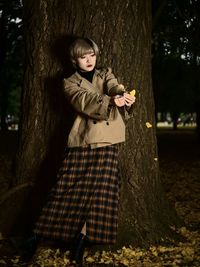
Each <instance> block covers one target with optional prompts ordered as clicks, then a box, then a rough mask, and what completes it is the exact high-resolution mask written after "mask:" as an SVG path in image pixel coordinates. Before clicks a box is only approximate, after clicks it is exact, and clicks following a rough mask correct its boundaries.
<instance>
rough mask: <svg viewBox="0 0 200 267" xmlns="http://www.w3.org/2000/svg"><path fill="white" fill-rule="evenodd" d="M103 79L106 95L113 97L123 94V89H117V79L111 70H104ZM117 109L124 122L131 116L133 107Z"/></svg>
mask: <svg viewBox="0 0 200 267" xmlns="http://www.w3.org/2000/svg"><path fill="white" fill-rule="evenodd" d="M105 77H106V78H105V80H106V86H107V94H108V95H110V96H115V95H120V94H123V93H124V92H125V89H121V88H119V83H118V81H117V78H116V77H115V76H114V74H113V73H112V69H111V68H108V69H106V71H105ZM118 109H119V111H120V113H121V115H122V117H123V118H124V120H125V121H127V120H128V119H130V118H131V117H132V116H133V105H131V106H130V107H127V106H125V107H121V108H118Z"/></svg>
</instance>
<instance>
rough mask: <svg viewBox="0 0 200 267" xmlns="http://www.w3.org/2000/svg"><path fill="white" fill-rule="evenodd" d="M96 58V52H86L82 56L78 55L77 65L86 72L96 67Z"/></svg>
mask: <svg viewBox="0 0 200 267" xmlns="http://www.w3.org/2000/svg"><path fill="white" fill-rule="evenodd" d="M96 60H97V57H96V55H95V53H93V52H92V53H89V54H85V55H83V56H81V57H78V58H77V60H76V64H77V66H78V67H79V68H80V70H81V71H83V72H86V71H91V70H93V69H94V67H95V65H96Z"/></svg>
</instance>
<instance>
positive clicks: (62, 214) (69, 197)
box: [34, 145, 119, 244]
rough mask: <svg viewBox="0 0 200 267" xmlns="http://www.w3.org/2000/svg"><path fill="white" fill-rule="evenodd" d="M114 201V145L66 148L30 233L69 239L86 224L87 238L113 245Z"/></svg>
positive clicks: (114, 236)
mask: <svg viewBox="0 0 200 267" xmlns="http://www.w3.org/2000/svg"><path fill="white" fill-rule="evenodd" d="M118 200H119V181H118V149H117V145H111V146H105V147H100V148H96V149H91V148H90V147H84V148H69V149H68V150H67V152H66V156H65V158H64V160H63V163H62V167H61V168H60V170H59V172H58V176H57V183H56V185H55V187H53V189H52V190H51V192H50V195H49V197H48V200H47V203H46V205H45V206H44V208H43V210H42V213H41V216H40V217H39V220H38V221H37V223H36V226H35V229H34V232H35V233H36V234H38V235H40V236H43V237H47V238H51V239H61V240H65V241H70V240H71V239H74V238H75V237H76V236H77V235H78V234H79V233H80V231H81V229H82V227H83V225H84V224H85V223H86V232H87V238H88V240H89V241H91V242H95V243H109V244H113V243H114V242H115V241H116V235H117V224H118Z"/></svg>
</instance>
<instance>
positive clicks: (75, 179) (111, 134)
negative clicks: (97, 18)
mask: <svg viewBox="0 0 200 267" xmlns="http://www.w3.org/2000/svg"><path fill="white" fill-rule="evenodd" d="M98 54H99V49H98V47H97V45H96V44H95V43H94V41H92V40H91V39H87V38H78V39H77V40H76V41H75V42H74V43H73V44H72V46H71V47H70V56H71V61H72V63H73V65H74V67H75V69H76V71H75V73H74V74H73V75H72V76H71V77H69V78H67V79H64V82H63V84H64V93H65V95H66V98H67V100H68V101H69V102H70V103H71V105H72V106H73V108H74V110H75V113H76V118H75V121H74V124H73V126H72V129H71V131H70V134H69V137H68V143H67V149H66V155H65V158H64V161H63V165H62V167H61V169H60V170H59V173H58V177H57V183H56V186H55V187H54V188H53V189H52V190H51V193H50V196H49V199H48V201H47V204H46V206H45V207H44V208H43V210H42V214H41V216H40V218H39V220H38V222H37V224H36V227H35V230H34V232H35V234H36V235H38V236H42V237H48V238H51V239H57V240H58V239H60V240H64V241H69V242H72V243H73V244H74V246H73V249H72V258H73V260H75V261H76V263H77V264H78V266H81V265H82V258H83V251H84V246H85V241H86V240H87V241H88V242H92V243H98V244H113V243H115V241H116V236H117V221H118V200H119V181H118V144H119V143H122V142H124V141H125V124H124V118H123V116H125V117H127V116H128V114H129V113H130V112H131V105H132V104H133V103H134V101H135V97H133V96H131V95H130V94H128V93H127V92H125V90H124V86H123V85H121V84H119V83H118V81H117V79H116V77H115V76H114V74H113V73H112V70H111V69H110V68H101V69H97V68H96V60H97V57H98ZM121 114H123V115H121Z"/></svg>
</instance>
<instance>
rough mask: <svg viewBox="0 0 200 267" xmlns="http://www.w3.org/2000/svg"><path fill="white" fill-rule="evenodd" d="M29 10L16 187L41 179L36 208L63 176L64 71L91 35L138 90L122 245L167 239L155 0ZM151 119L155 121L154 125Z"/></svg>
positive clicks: (125, 162)
mask: <svg viewBox="0 0 200 267" xmlns="http://www.w3.org/2000/svg"><path fill="white" fill-rule="evenodd" d="M24 14H25V18H24V22H25V34H26V35H25V36H26V45H27V46H26V47H27V62H26V69H25V85H24V93H23V111H22V120H21V134H20V143H19V152H18V155H17V171H16V180H15V181H14V182H13V186H16V185H18V186H19V185H22V184H28V185H31V184H34V190H32V192H33V194H32V195H33V196H34V195H35V194H37V201H35V200H34V201H31V203H32V207H31V208H32V212H33V211H34V210H37V208H36V207H37V206H39V205H40V200H39V198H40V196H43V195H44V192H45V191H48V189H49V188H50V186H51V185H52V183H53V181H55V175H56V171H57V169H58V167H59V162H60V158H61V157H60V155H61V154H62V148H63V144H64V142H65V140H66V138H67V132H68V129H69V128H70V124H71V117H72V114H71V112H70V109H69V108H68V107H66V105H67V104H66V102H65V100H64V97H63V95H62V87H61V82H62V75H63V69H64V72H65V75H68V74H69V73H70V65H69V64H67V54H66V48H67V46H68V44H69V43H70V41H71V40H72V39H73V37H74V36H77V35H78V36H79V35H80V36H82V35H83V36H88V37H90V38H92V39H94V40H95V41H96V43H97V44H98V45H99V48H100V51H101V55H100V61H99V65H101V66H111V67H112V68H113V71H114V73H115V74H116V75H117V76H118V77H119V79H120V82H121V83H123V84H124V85H125V86H127V88H128V89H133V88H135V89H136V91H137V93H136V104H135V110H134V118H133V119H131V120H130V121H129V122H128V125H127V142H126V144H125V145H122V147H121V156H120V169H121V176H122V178H121V179H122V190H121V201H120V214H119V239H118V243H117V246H121V245H124V244H140V245H144V244H145V245H146V244H148V243H149V242H155V241H158V240H160V239H161V238H164V237H165V236H166V235H167V229H168V226H169V224H170V223H173V216H172V214H171V212H170V211H169V209H168V206H167V204H166V200H165V197H164V193H163V191H162V186H161V183H160V180H159V166H158V160H157V157H158V155H157V147H156V133H155V123H154V100H153V95H152V85H151V3H150V1H146V0H133V1H129V0H113V1H106V0H96V1H92V0H90V1H89V0H88V1H86V0H80V1H78V0H71V1H70V0H69V1H64V0H62V1H61V0H59V1H58V0H54V1H53V0H52V1H47V0H38V1H36V0H28V1H25V0H24ZM146 122H149V123H151V124H152V126H153V127H151V128H147V126H146ZM28 185H27V188H29V187H28ZM23 188H24V187H23ZM21 202H22V203H23V198H22V200H21ZM36 202H37V204H36ZM29 206H30V204H29ZM36 213H37V212H36ZM33 214H34V213H33ZM34 216H35V215H34Z"/></svg>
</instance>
